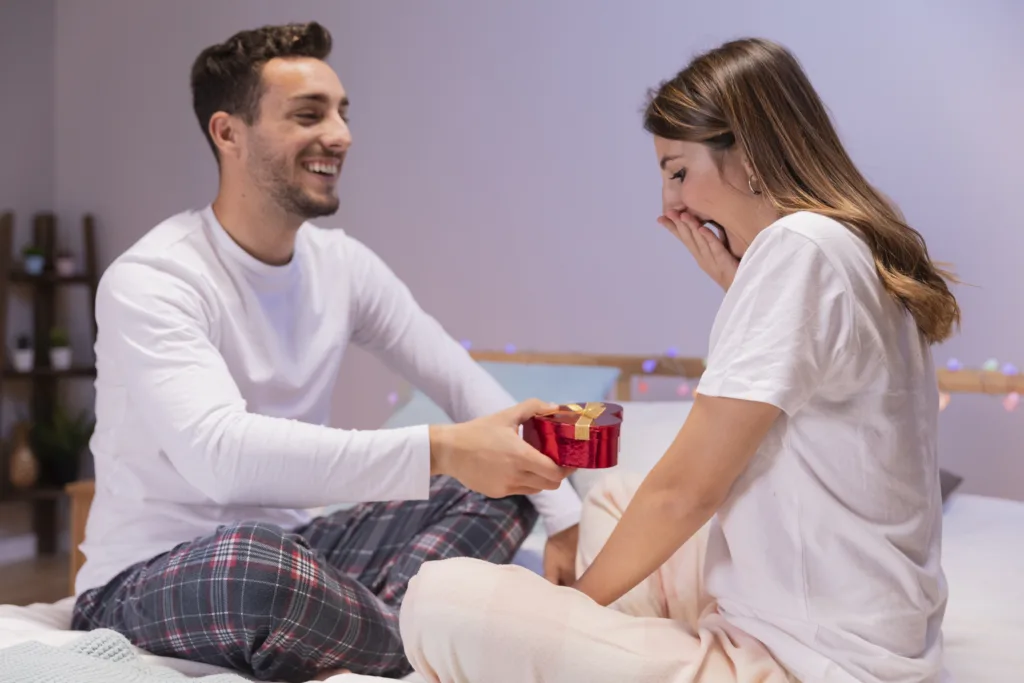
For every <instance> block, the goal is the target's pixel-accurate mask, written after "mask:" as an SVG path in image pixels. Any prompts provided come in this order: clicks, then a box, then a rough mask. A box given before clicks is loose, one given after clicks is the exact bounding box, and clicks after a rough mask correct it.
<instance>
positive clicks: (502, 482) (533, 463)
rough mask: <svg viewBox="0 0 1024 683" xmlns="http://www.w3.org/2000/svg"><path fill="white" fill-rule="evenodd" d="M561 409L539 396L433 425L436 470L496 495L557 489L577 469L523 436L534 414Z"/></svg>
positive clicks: (432, 452)
mask: <svg viewBox="0 0 1024 683" xmlns="http://www.w3.org/2000/svg"><path fill="white" fill-rule="evenodd" d="M554 408H557V406H553V405H552V404H550V403H545V402H544V401H540V400H538V399H530V400H528V401H523V402H522V403H520V404H519V405H516V406H513V407H511V408H509V409H507V410H503V411H501V412H500V413H495V414H493V415H487V416H485V417H480V418H477V419H475V420H471V421H469V422H462V423H459V424H453V425H431V426H430V465H431V467H430V469H431V474H447V475H448V476H450V477H453V478H455V479H456V480H458V481H459V482H460V483H461V484H462V485H463V486H465V487H466V488H468V489H471V490H473V491H477V492H478V493H482V494H484V495H485V496H488V497H490V498H504V497H505V496H514V495H532V494H534V493H539V492H541V491H545V490H548V491H553V490H554V489H557V488H558V487H559V486H560V485H561V483H562V480H563V479H564V478H565V477H566V476H567V475H568V474H570V473H571V470H567V469H563V468H561V467H559V466H558V465H556V464H555V463H554V461H553V460H551V458H548V457H547V456H545V455H544V454H542V453H540V452H538V451H537V450H536V449H534V448H533V447H532V446H530V445H529V444H527V443H526V442H525V441H523V438H522V437H521V436H519V427H520V425H522V424H523V423H524V422H526V421H527V420H528V419H530V418H531V417H533V416H534V415H539V414H540V413H543V412H546V411H548V410H552V409H554Z"/></svg>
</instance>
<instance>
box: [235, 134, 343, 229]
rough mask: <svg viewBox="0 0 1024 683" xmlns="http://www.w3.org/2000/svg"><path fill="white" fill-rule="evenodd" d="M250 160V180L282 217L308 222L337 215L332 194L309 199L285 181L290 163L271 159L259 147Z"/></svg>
mask: <svg viewBox="0 0 1024 683" xmlns="http://www.w3.org/2000/svg"><path fill="white" fill-rule="evenodd" d="M250 158H251V161H250V171H251V173H252V176H253V178H255V179H256V182H257V183H258V185H259V187H260V188H261V190H263V191H264V192H266V193H267V194H268V195H269V196H270V198H271V199H272V200H273V201H274V203H275V204H277V205H278V206H279V207H280V208H281V210H282V211H284V212H285V213H288V214H290V215H292V216H296V217H298V218H301V219H302V220H309V219H311V218H319V217H320V216H331V215H333V214H334V213H336V212H337V211H338V205H339V203H340V202H339V200H338V196H337V195H336V194H333V193H332V194H329V195H327V196H325V197H317V196H313V195H311V194H310V193H309V192H308V191H307V190H306V189H305V188H303V187H302V185H301V184H299V183H297V182H295V181H294V180H290V179H289V178H290V175H291V174H290V172H289V171H291V170H292V169H291V165H292V162H291V161H290V160H289V159H287V158H286V157H275V156H272V155H270V154H269V153H267V152H266V150H265V149H264V148H263V146H262V145H259V146H257V149H255V150H254V151H253V154H252V156H251V157H250Z"/></svg>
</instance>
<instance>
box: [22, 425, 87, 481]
mask: <svg viewBox="0 0 1024 683" xmlns="http://www.w3.org/2000/svg"><path fill="white" fill-rule="evenodd" d="M94 427H95V422H94V421H93V420H92V419H90V418H89V415H88V413H87V412H86V411H82V412H81V413H80V414H79V415H78V416H77V417H72V416H70V415H68V413H67V412H66V411H65V410H63V409H61V408H59V407H58V408H57V409H56V410H55V411H54V413H53V417H52V418H51V419H50V420H49V421H47V422H42V423H38V422H37V423H36V424H34V425H33V426H32V450H33V452H34V453H35V455H36V458H37V459H38V460H39V472H40V479H41V480H42V482H45V484H47V485H49V486H55V487H59V488H63V487H64V486H65V485H66V484H69V483H71V482H73V481H74V480H75V479H77V478H78V464H79V458H80V457H81V455H82V451H84V450H85V448H86V447H87V446H88V445H89V439H90V438H92V432H93V428H94Z"/></svg>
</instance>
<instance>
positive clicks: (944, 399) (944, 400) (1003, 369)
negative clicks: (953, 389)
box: [939, 358, 1020, 413]
mask: <svg viewBox="0 0 1024 683" xmlns="http://www.w3.org/2000/svg"><path fill="white" fill-rule="evenodd" d="M963 368H964V366H963V363H961V362H960V361H959V360H957V359H956V358H950V359H949V360H947V361H946V369H947V370H949V371H950V372H959V371H960V370H963ZM981 370H982V372H998V373H1000V374H1001V375H1003V376H1004V377H1014V376H1016V375H1019V374H1020V369H1019V368H1018V367H1017V366H1016V365H1014V364H1013V363H1003V364H1002V365H1000V363H999V360H998V359H996V358H989V359H988V360H986V361H985V362H984V363H982V364H981ZM984 384H985V380H984V379H982V389H983V390H984ZM950 400H951V397H950V394H949V393H948V392H945V391H942V392H939V412H942V411H943V410H945V409H946V408H947V407H948V406H949V402H950ZM1019 404H1020V394H1019V393H1018V392H1016V391H1011V392H1009V393H1008V394H1006V395H1005V396H1004V397H1003V400H1002V405H1003V410H1005V411H1006V412H1008V413H1012V412H1013V411H1014V410H1016V409H1017V406H1018V405H1019Z"/></svg>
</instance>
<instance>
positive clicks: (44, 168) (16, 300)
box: [0, 0, 55, 434]
mask: <svg viewBox="0 0 1024 683" xmlns="http://www.w3.org/2000/svg"><path fill="white" fill-rule="evenodd" d="M54 18H55V7H54V3H53V1H52V0H5V2H2V3H0V64H2V65H3V66H2V67H0V213H4V212H7V211H11V212H13V213H14V221H15V223H14V225H15V239H14V248H15V249H20V248H21V247H22V246H23V245H24V243H26V242H27V241H28V240H29V239H30V237H31V234H32V233H31V231H32V216H33V215H34V214H36V213H38V212H41V211H52V210H53V208H54V180H55V173H54V165H55V156H54V136H53V126H54V96H55V90H54V49H53V47H54ZM29 293H30V292H29V291H28V290H26V289H20V288H19V289H15V290H13V292H12V296H11V298H10V300H9V302H8V306H9V308H8V319H7V325H8V326H7V335H6V336H7V338H6V339H5V340H3V342H2V343H3V344H4V347H5V349H6V348H10V347H12V346H13V344H14V340H15V339H16V338H17V336H18V335H19V334H21V333H23V332H26V331H30V330H31V311H30V305H31V300H30V298H29V297H28V294H29ZM5 353H6V351H5ZM26 398H27V392H26V385H25V384H23V383H17V382H7V383H5V388H4V392H3V397H2V399H0V400H2V401H3V405H2V408H0V410H2V418H0V420H2V424H0V434H7V430H8V428H9V427H10V425H11V424H12V423H13V422H14V421H15V420H16V419H18V418H19V417H24V412H22V411H23V408H24V406H25V405H26V403H25V399H26Z"/></svg>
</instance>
